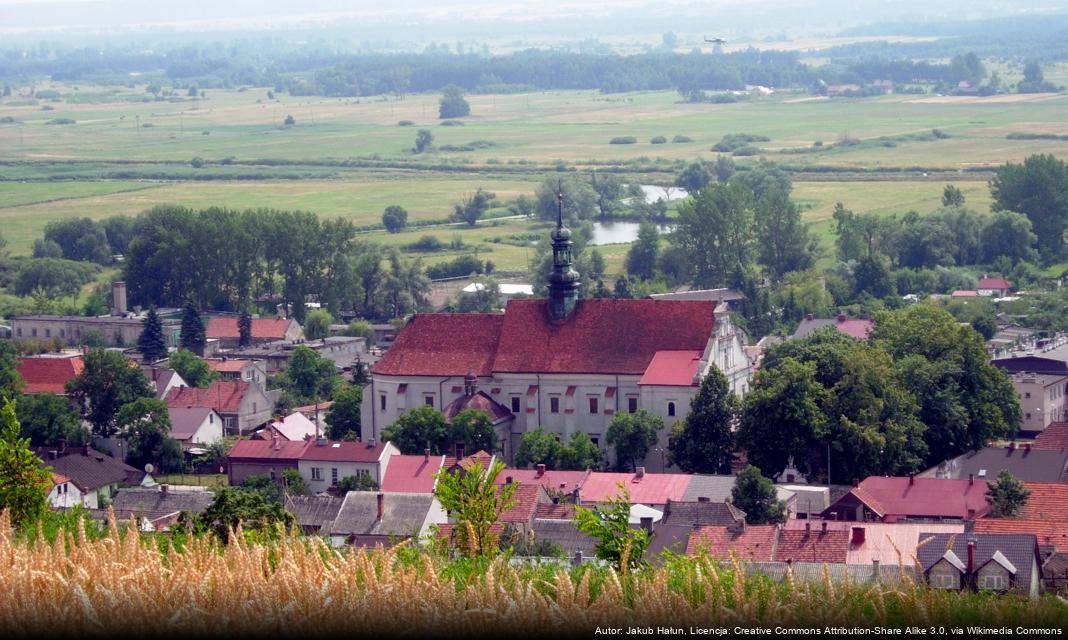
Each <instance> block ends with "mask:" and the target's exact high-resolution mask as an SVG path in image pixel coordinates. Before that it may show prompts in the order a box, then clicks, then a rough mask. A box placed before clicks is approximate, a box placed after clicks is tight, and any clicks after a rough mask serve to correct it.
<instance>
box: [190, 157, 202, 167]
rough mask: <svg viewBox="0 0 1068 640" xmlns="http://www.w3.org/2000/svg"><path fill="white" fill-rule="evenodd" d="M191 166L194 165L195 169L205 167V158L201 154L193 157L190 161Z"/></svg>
mask: <svg viewBox="0 0 1068 640" xmlns="http://www.w3.org/2000/svg"><path fill="white" fill-rule="evenodd" d="M189 166H191V167H193V168H194V169H199V168H201V167H203V166H204V158H201V157H200V156H197V157H195V158H193V159H192V160H190V161H189Z"/></svg>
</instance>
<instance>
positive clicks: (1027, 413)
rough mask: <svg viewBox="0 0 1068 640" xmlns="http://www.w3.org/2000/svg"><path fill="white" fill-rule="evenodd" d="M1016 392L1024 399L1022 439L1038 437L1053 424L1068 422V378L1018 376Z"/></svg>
mask: <svg viewBox="0 0 1068 640" xmlns="http://www.w3.org/2000/svg"><path fill="white" fill-rule="evenodd" d="M1012 388H1013V389H1015V390H1016V395H1017V397H1018V398H1019V399H1020V409H1021V411H1022V420H1021V422H1020V433H1021V435H1025V436H1026V435H1037V434H1039V433H1041V432H1042V431H1043V430H1044V429H1045V428H1046V427H1048V426H1049V425H1050V424H1051V423H1053V422H1060V421H1062V420H1066V419H1068V410H1066V408H1065V391H1068V376H1065V375H1049V374H1046V375H1041V374H1034V373H1014V374H1012Z"/></svg>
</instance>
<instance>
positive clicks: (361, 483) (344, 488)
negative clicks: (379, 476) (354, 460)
mask: <svg viewBox="0 0 1068 640" xmlns="http://www.w3.org/2000/svg"><path fill="white" fill-rule="evenodd" d="M349 491H378V483H377V482H375V481H374V480H372V479H371V476H369V475H366V474H364V475H359V476H345V477H344V478H342V479H340V480H338V481H337V497H339V498H343V497H345V494H347V493H348V492H349Z"/></svg>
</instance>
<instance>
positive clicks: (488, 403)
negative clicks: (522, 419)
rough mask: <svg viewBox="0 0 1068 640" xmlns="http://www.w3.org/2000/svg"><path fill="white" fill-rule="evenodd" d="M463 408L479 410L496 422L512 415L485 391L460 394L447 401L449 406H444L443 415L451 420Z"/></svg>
mask: <svg viewBox="0 0 1068 640" xmlns="http://www.w3.org/2000/svg"><path fill="white" fill-rule="evenodd" d="M464 409H474V410H476V411H481V412H483V413H485V414H486V415H488V416H489V417H490V420H491V421H493V422H497V421H498V420H505V419H507V418H511V417H512V412H511V411H509V410H508V409H506V408H505V407H503V406H501V404H500V403H499V402H497V401H496V400H494V399H493V398H491V397H489V396H488V395H486V392H485V391H478V392H476V393H474V394H473V395H469V396H460V397H459V398H457V399H455V400H453V401H452V402H450V403H449V406H447V407H445V411H444V415H445V419H446V420H452V419H453V418H455V417H456V414H458V413H460V412H461V411H463V410H464Z"/></svg>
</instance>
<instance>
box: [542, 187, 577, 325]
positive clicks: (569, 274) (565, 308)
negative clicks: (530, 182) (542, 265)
mask: <svg viewBox="0 0 1068 640" xmlns="http://www.w3.org/2000/svg"><path fill="white" fill-rule="evenodd" d="M552 240H553V270H552V273H550V274H549V310H550V312H551V313H552V316H553V319H555V320H564V319H566V318H567V316H568V315H569V314H570V313H571V311H572V310H573V309H574V308H575V302H576V301H577V300H578V288H579V274H578V272H577V271H575V270H574V269H572V268H571V230H570V229H568V228H567V227H565V226H564V189H563V183H560V184H559V186H558V191H557V193H556V228H555V229H553V231H552Z"/></svg>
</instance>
